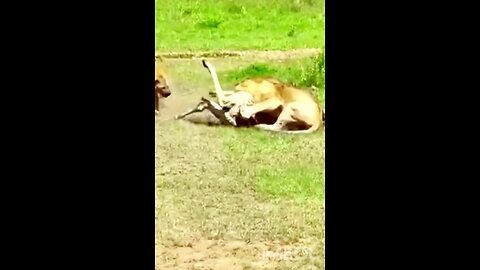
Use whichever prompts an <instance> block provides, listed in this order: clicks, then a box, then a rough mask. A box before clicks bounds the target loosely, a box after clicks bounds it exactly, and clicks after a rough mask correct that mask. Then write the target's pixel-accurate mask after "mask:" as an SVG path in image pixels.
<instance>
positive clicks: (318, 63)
mask: <svg viewBox="0 0 480 270" xmlns="http://www.w3.org/2000/svg"><path fill="white" fill-rule="evenodd" d="M221 75H222V78H224V79H225V80H226V82H228V83H230V84H233V83H235V82H240V81H242V80H245V79H247V78H252V77H257V76H260V77H270V76H271V77H275V78H278V79H280V80H281V81H284V82H287V83H290V84H292V85H294V86H296V87H300V88H310V87H312V86H315V87H316V88H317V89H318V90H317V91H316V93H315V94H316V96H317V98H318V100H319V102H320V103H321V104H322V106H325V55H324V54H321V55H319V56H317V57H309V58H303V59H296V60H292V61H290V62H289V63H287V64H286V63H284V62H282V63H278V62H268V63H267V62H256V63H253V64H250V65H248V66H246V67H241V68H237V69H234V70H231V71H228V72H224V73H221Z"/></svg>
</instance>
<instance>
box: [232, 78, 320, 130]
mask: <svg viewBox="0 0 480 270" xmlns="http://www.w3.org/2000/svg"><path fill="white" fill-rule="evenodd" d="M235 90H237V91H243V92H248V93H250V94H252V96H253V104H252V105H242V106H240V109H239V114H240V115H241V116H242V117H243V118H250V117H252V116H255V115H256V114H258V113H269V112H275V114H276V112H278V108H280V107H281V108H282V110H281V112H280V114H279V115H278V117H277V119H276V121H275V123H273V124H266V123H261V124H257V125H255V127H256V128H261V129H264V130H270V131H277V132H287V133H309V132H313V131H316V130H317V129H319V128H320V126H322V124H323V113H322V109H321V108H320V106H319V105H318V103H317V102H316V101H315V98H314V97H313V95H312V94H311V93H308V92H307V91H304V90H301V89H298V88H295V87H293V86H289V85H285V84H282V83H280V82H279V81H278V80H275V79H262V78H256V79H247V80H245V81H243V82H241V83H239V84H237V85H236V86H235ZM272 116H275V115H272Z"/></svg>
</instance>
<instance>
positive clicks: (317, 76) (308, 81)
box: [300, 50, 325, 88]
mask: <svg viewBox="0 0 480 270" xmlns="http://www.w3.org/2000/svg"><path fill="white" fill-rule="evenodd" d="M322 51H323V53H321V54H320V55H318V56H316V57H315V58H313V61H312V62H313V63H311V64H310V67H308V68H307V69H306V70H305V71H304V72H303V73H302V77H301V79H300V84H301V85H310V86H312V85H313V86H315V87H317V88H325V53H324V52H325V50H322Z"/></svg>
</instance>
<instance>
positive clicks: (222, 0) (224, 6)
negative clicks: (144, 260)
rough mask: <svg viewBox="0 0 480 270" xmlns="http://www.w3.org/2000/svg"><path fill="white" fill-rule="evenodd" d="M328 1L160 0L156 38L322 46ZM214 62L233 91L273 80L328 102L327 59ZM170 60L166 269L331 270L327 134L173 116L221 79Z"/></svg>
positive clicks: (159, 235) (162, 128)
mask: <svg viewBox="0 0 480 270" xmlns="http://www.w3.org/2000/svg"><path fill="white" fill-rule="evenodd" d="M323 7H324V1H323V0H321V1H315V0H310V1H301V0H278V1H273V0H271V1H266V0H258V1H252V0H244V1H230V0H218V1H213V0H204V1H200V0H198V1H187V0H180V1H172V0H163V1H162V0H156V10H155V15H156V33H155V35H156V36H155V37H156V44H155V45H156V49H157V50H159V51H184V50H193V51H199V50H202V51H203V50H207V51H218V50H239V49H259V50H269V49H290V48H304V47H314V48H322V47H323V45H324V23H323V20H324V13H323ZM209 61H210V62H211V63H212V64H213V65H214V66H215V67H216V69H217V71H218V74H219V78H220V81H221V83H222V86H223V87H224V88H225V89H229V88H230V89H231V88H232V87H233V85H234V84H235V83H237V82H239V81H241V80H243V79H245V78H248V77H252V76H273V77H277V78H278V79H280V80H282V81H284V82H288V83H291V84H293V85H296V86H298V87H302V88H310V87H311V86H315V87H317V88H318V91H317V92H316V94H317V97H318V99H319V101H320V103H321V104H322V105H323V106H324V105H325V76H324V72H325V66H324V55H321V56H320V57H307V58H298V57H293V58H289V59H276V57H267V58H263V59H260V58H258V57H252V58H245V57H241V58H239V57H230V58H212V59H209ZM166 64H167V70H168V71H169V74H168V75H169V80H170V81H171V83H172V92H173V94H172V95H171V96H170V97H169V98H168V99H166V100H165V102H164V108H163V109H162V110H161V115H160V117H158V118H156V119H155V198H156V200H155V204H156V211H155V225H156V226H155V233H156V239H155V248H156V251H155V252H156V266H155V269H234V270H235V269H325V262H324V256H325V246H324V245H325V242H324V241H325V226H324V215H325V211H324V210H325V133H324V131H323V130H320V131H318V132H315V133H312V134H305V135H285V134H272V133H268V132H263V131H259V130H255V129H252V128H241V129H240V128H231V127H220V126H206V125H198V124H192V123H189V122H187V121H174V120H172V118H173V116H174V115H175V114H178V113H180V112H183V111H185V110H187V109H190V108H192V107H193V106H195V105H196V104H197V103H198V101H199V99H200V97H202V96H204V97H207V96H208V93H209V92H210V91H212V90H213V85H212V80H211V77H210V75H209V73H208V71H206V69H205V68H203V67H202V65H201V61H200V59H177V60H175V59H167V61H166ZM207 114H208V113H206V114H205V113H204V114H203V116H206V115H207Z"/></svg>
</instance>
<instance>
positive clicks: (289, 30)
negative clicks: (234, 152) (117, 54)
mask: <svg viewBox="0 0 480 270" xmlns="http://www.w3.org/2000/svg"><path fill="white" fill-rule="evenodd" d="M324 6H325V4H324V0H242V1H238V0H155V48H156V50H158V51H184V50H193V51H195V50H205V51H216V50H222V49H259V50H269V49H291V48H319V47H322V46H324V44H325V35H324V32H325V15H324Z"/></svg>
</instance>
